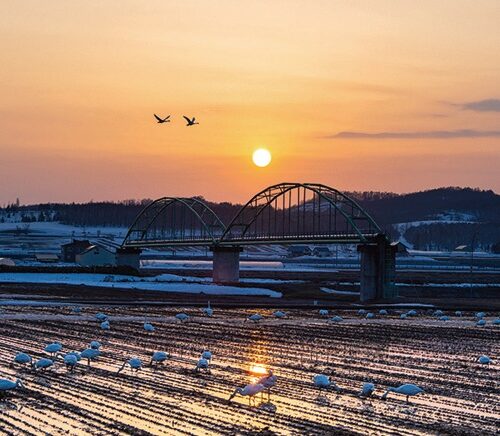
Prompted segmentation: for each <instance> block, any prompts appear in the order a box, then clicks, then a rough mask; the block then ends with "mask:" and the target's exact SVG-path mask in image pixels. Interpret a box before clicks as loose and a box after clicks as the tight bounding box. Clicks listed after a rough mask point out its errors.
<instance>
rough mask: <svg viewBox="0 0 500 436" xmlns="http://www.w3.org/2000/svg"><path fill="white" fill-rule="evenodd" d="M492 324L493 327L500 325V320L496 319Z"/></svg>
mask: <svg viewBox="0 0 500 436" xmlns="http://www.w3.org/2000/svg"><path fill="white" fill-rule="evenodd" d="M491 323H492V324H493V325H500V318H497V319H494V320H493V321H491Z"/></svg>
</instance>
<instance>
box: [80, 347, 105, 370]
mask: <svg viewBox="0 0 500 436" xmlns="http://www.w3.org/2000/svg"><path fill="white" fill-rule="evenodd" d="M100 354H101V352H100V351H99V350H96V349H95V348H87V349H85V350H83V351H82V352H81V353H80V357H81V358H82V359H87V366H90V361H91V360H95V359H97V357H99V356H100Z"/></svg>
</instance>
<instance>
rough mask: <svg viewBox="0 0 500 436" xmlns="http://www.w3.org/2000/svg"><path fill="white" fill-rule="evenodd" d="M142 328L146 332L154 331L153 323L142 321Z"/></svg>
mask: <svg viewBox="0 0 500 436" xmlns="http://www.w3.org/2000/svg"><path fill="white" fill-rule="evenodd" d="M144 330H146V331H147V332H150V333H152V332H154V331H155V328H154V326H153V324H151V323H149V322H145V323H144Z"/></svg>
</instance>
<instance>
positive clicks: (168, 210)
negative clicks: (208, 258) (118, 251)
mask: <svg viewBox="0 0 500 436" xmlns="http://www.w3.org/2000/svg"><path fill="white" fill-rule="evenodd" d="M224 231H225V226H224V224H223V223H222V221H221V220H220V219H219V217H218V216H217V215H216V214H215V212H214V211H213V210H212V209H211V208H210V207H209V206H208V205H207V204H205V203H204V202H203V201H201V200H199V199H198V198H194V197H193V198H185V197H162V198H159V199H158V200H155V201H153V202H152V203H150V204H149V205H148V206H146V207H145V208H144V209H143V210H142V211H141V212H140V213H139V215H137V217H136V219H135V221H134V222H133V224H132V225H131V226H130V228H129V230H128V232H127V235H126V236H125V239H124V240H123V243H122V247H129V248H133V247H137V248H142V247H145V246H147V247H155V246H158V247H161V246H165V245H166V241H168V245H169V246H170V245H172V246H173V245H212V244H216V243H217V241H218V240H219V238H220V237H221V235H222V234H223V233H224Z"/></svg>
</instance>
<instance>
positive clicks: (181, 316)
mask: <svg viewBox="0 0 500 436" xmlns="http://www.w3.org/2000/svg"><path fill="white" fill-rule="evenodd" d="M175 318H176V319H178V320H179V321H180V322H185V321H187V320H188V319H189V315H188V314H187V313H184V312H181V313H178V314H177V315H175Z"/></svg>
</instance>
